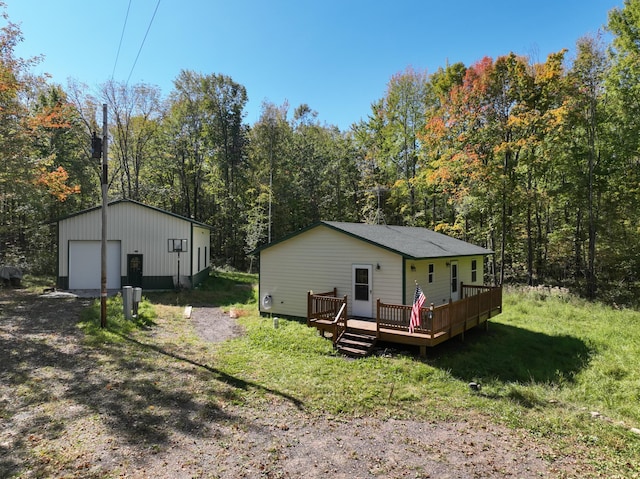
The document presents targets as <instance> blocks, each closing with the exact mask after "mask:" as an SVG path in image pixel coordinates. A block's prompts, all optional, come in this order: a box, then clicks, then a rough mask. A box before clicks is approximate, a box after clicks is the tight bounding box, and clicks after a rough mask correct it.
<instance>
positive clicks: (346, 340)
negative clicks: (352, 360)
mask: <svg viewBox="0 0 640 479" xmlns="http://www.w3.org/2000/svg"><path fill="white" fill-rule="evenodd" d="M377 341H378V338H377V337H376V336H373V335H370V334H362V333H354V332H352V331H345V332H344V334H343V335H342V336H341V337H340V339H339V340H338V342H337V343H336V348H337V350H338V351H340V352H341V353H342V354H346V355H348V356H354V357H364V356H368V355H369V354H370V353H371V351H372V350H373V348H374V346H375V345H376V342H377Z"/></svg>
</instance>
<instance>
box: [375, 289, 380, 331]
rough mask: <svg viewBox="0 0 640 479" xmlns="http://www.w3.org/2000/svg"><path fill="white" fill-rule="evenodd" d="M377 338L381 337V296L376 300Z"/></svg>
mask: <svg viewBox="0 0 640 479" xmlns="http://www.w3.org/2000/svg"><path fill="white" fill-rule="evenodd" d="M376 338H378V339H380V298H378V299H377V300H376Z"/></svg>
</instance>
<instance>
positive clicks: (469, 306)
mask: <svg viewBox="0 0 640 479" xmlns="http://www.w3.org/2000/svg"><path fill="white" fill-rule="evenodd" d="M462 296H463V298H462V299H460V300H459V301H450V302H449V303H446V304H442V305H440V306H434V305H433V303H432V304H430V305H429V306H427V307H422V308H420V321H419V324H418V325H417V326H416V328H415V332H416V333H423V334H429V335H432V336H433V335H437V334H439V333H444V332H447V333H449V334H450V335H451V336H453V335H455V334H458V333H462V334H464V331H465V330H467V329H468V327H467V326H468V325H469V324H471V323H474V324H478V323H479V322H480V320H481V319H486V318H489V317H491V316H492V315H493V314H494V313H495V312H496V311H501V310H502V288H500V287H492V286H467V285H462ZM411 310H412V306H411V305H398V304H386V303H383V302H381V301H380V300H378V302H377V313H376V317H377V331H378V334H379V332H380V329H397V330H402V331H408V329H409V322H410V320H411Z"/></svg>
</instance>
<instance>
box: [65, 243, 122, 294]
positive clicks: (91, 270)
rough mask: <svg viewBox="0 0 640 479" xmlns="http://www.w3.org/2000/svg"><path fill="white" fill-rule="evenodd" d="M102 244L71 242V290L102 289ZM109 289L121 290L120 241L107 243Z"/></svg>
mask: <svg viewBox="0 0 640 479" xmlns="http://www.w3.org/2000/svg"><path fill="white" fill-rule="evenodd" d="M100 263H101V242H100V241H69V289H98V290H99V289H100V288H101V284H100V274H101V267H100ZM107 289H120V241H108V242H107Z"/></svg>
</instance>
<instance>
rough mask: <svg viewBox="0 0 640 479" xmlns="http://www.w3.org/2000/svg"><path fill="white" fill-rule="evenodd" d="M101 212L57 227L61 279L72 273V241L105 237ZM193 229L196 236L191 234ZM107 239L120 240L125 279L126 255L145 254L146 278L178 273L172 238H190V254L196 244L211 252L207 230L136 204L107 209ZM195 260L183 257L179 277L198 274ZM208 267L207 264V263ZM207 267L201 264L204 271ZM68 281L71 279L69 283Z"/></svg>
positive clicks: (91, 212) (83, 216)
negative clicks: (70, 267)
mask: <svg viewBox="0 0 640 479" xmlns="http://www.w3.org/2000/svg"><path fill="white" fill-rule="evenodd" d="M101 215H102V212H101V210H100V209H96V210H92V211H88V212H87V213H84V214H81V215H77V216H72V217H69V218H66V219H64V220H61V221H60V222H59V224H58V237H59V245H60V246H59V258H58V270H59V277H61V278H65V277H68V274H69V264H68V261H69V257H68V244H69V241H70V240H94V241H97V240H100V239H101V237H102V217H101ZM192 227H193V229H194V234H193V235H192ZM107 237H108V240H110V241H111V240H120V241H121V245H122V249H121V271H122V274H123V276H124V275H126V272H127V264H126V260H127V254H142V255H143V268H144V270H143V275H144V277H145V278H165V277H168V278H170V277H171V276H173V275H176V274H177V268H178V266H177V254H176V253H169V252H168V246H167V242H168V239H169V238H178V239H187V240H189V242H190V243H191V242H196V245H194V244H189V251H193V249H192V248H193V247H194V246H195V247H196V251H197V245H199V246H200V247H201V250H202V251H203V250H204V248H205V247H206V248H207V251H209V248H210V246H209V232H208V230H207V229H206V228H203V227H199V226H196V225H193V224H192V223H191V222H189V221H188V220H184V219H181V218H179V217H175V216H172V215H169V214H165V213H163V212H161V211H156V210H154V209H151V208H146V207H144V206H141V205H138V204H135V203H128V202H123V203H116V204H113V205H110V206H109V207H108V209H107ZM190 258H194V257H193V256H192V255H191V254H190V253H187V254H184V253H183V254H182V255H181V258H180V275H181V276H191V275H193V274H196V273H198V271H195V268H192V265H193V263H194V262H195V264H196V265H197V261H196V259H195V258H194V261H190ZM207 264H208V262H207ZM202 269H204V265H201V270H202ZM67 281H68V280H67Z"/></svg>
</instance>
